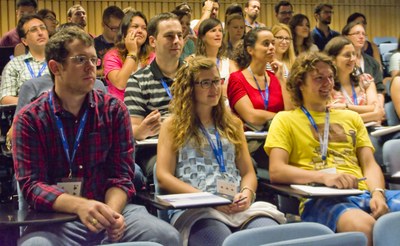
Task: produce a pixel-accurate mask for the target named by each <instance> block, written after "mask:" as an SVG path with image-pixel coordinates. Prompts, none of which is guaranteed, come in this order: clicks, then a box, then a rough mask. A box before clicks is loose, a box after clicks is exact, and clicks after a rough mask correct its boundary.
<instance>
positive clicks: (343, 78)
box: [325, 36, 384, 122]
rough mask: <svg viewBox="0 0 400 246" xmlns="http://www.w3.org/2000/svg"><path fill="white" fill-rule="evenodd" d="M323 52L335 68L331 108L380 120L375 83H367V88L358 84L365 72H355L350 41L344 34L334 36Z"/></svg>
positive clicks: (366, 119) (353, 50)
mask: <svg viewBox="0 0 400 246" xmlns="http://www.w3.org/2000/svg"><path fill="white" fill-rule="evenodd" d="M325 52H326V53H327V54H328V55H329V56H331V57H332V58H333V60H334V63H335V64H336V68H337V76H336V77H337V78H336V81H335V87H334V88H335V92H334V95H333V100H334V103H333V104H332V108H337V109H350V110H353V111H356V112H358V113H359V114H360V116H361V118H362V119H363V121H364V122H370V121H380V120H381V119H382V117H383V113H384V112H383V109H382V108H381V107H379V104H378V96H377V92H376V87H375V83H369V86H368V88H365V87H364V86H360V83H359V81H360V80H361V79H364V76H365V74H359V73H357V71H358V68H357V66H356V51H355V48H354V46H353V44H352V42H351V41H350V40H349V39H347V38H346V37H344V36H339V37H335V38H333V39H332V40H331V41H329V43H328V44H327V45H326V46H325ZM370 79H372V78H370ZM364 84H365V83H364Z"/></svg>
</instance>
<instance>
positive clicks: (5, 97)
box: [0, 15, 49, 104]
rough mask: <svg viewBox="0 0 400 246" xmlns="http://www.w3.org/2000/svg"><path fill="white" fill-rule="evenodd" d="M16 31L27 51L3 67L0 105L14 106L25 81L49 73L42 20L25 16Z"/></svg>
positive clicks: (46, 36)
mask: <svg viewBox="0 0 400 246" xmlns="http://www.w3.org/2000/svg"><path fill="white" fill-rule="evenodd" d="M17 31H18V35H19V36H20V37H21V41H22V43H23V44H24V45H25V46H27V47H28V49H29V51H28V53H27V54H24V55H20V56H17V57H15V58H14V59H12V60H11V61H9V62H8V64H7V65H6V66H5V68H4V70H3V73H2V76H1V84H0V104H16V103H17V102H18V93H19V88H20V87H21V85H22V84H23V83H24V82H25V81H26V80H29V79H32V78H37V77H40V76H42V75H45V74H48V73H49V70H48V68H47V63H46V59H45V52H44V50H45V45H46V43H47V42H48V40H49V35H48V32H47V27H46V25H45V24H44V22H43V19H42V18H41V17H39V16H38V15H25V16H23V17H21V19H20V20H19V21H18V25H17Z"/></svg>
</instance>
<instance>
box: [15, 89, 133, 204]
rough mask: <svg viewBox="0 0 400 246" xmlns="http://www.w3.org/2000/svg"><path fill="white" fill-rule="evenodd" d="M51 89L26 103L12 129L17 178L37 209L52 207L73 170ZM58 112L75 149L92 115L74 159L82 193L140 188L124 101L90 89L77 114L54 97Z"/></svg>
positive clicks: (74, 174) (102, 195)
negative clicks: (84, 117) (135, 182)
mask: <svg viewBox="0 0 400 246" xmlns="http://www.w3.org/2000/svg"><path fill="white" fill-rule="evenodd" d="M48 98H49V93H45V94H43V95H42V96H40V97H39V98H38V99H37V100H36V101H34V102H33V103H31V104H29V105H27V106H26V107H24V108H23V109H21V111H20V112H19V113H18V115H17V116H16V117H15V119H14V123H13V124H14V129H13V134H12V137H13V139H12V142H13V148H12V151H13V157H14V168H15V173H16V178H17V180H18V182H19V184H20V187H21V189H22V192H23V194H24V197H25V199H26V200H27V201H28V203H29V204H30V205H32V206H33V207H34V208H35V209H38V210H52V206H53V204H54V201H55V200H56V199H57V197H58V196H59V195H61V194H63V193H64V190H62V189H61V188H58V187H57V186H56V185H55V184H56V183H57V181H60V178H66V177H68V174H69V163H68V161H67V157H66V154H65V152H64V148H63V144H62V141H61V137H60V135H59V130H58V128H57V125H56V121H55V118H54V115H53V113H52V112H51V109H50V105H49V101H48ZM53 104H54V113H55V114H56V115H58V116H59V117H60V119H61V121H62V123H63V126H64V131H65V135H66V138H67V140H68V144H69V146H70V150H72V147H73V144H74V141H75V136H76V132H77V129H78V127H79V123H80V119H81V117H82V115H83V113H84V112H85V110H86V109H88V118H87V122H86V125H85V128H84V133H83V136H82V139H81V142H80V145H79V147H78V149H77V151H76V156H75V159H74V160H73V163H72V177H74V178H75V177H79V178H82V179H83V184H82V197H86V198H88V199H95V200H98V201H101V202H104V199H105V193H106V191H107V189H109V188H111V187H118V188H121V189H122V190H124V191H125V192H126V193H127V195H128V199H129V198H131V197H132V196H133V195H134V193H135V188H134V186H133V183H132V179H133V171H132V169H133V167H134V159H133V152H134V145H133V137H132V130H131V124H130V119H129V114H128V111H127V109H126V106H125V105H124V103H123V102H121V101H120V100H118V99H116V98H114V97H111V96H109V95H107V94H103V93H102V92H99V91H94V90H93V91H92V92H90V93H88V96H87V97H86V100H85V102H84V103H83V105H82V108H81V110H80V112H79V115H78V117H75V116H74V115H73V114H71V113H69V112H68V111H66V110H64V109H63V108H62V107H61V105H60V101H59V99H58V97H57V96H55V97H53Z"/></svg>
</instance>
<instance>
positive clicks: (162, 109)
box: [125, 13, 183, 177]
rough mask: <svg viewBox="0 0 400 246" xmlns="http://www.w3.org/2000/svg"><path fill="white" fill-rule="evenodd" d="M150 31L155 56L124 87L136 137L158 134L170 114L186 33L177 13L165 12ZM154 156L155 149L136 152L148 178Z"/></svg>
mask: <svg viewBox="0 0 400 246" xmlns="http://www.w3.org/2000/svg"><path fill="white" fill-rule="evenodd" d="M147 32H148V36H149V43H150V45H151V46H152V47H153V48H154V50H155V54H156V58H155V59H154V60H153V61H152V62H151V63H150V65H148V66H147V67H145V68H143V69H141V70H139V71H138V72H137V73H135V74H134V75H133V76H131V77H130V78H129V79H128V83H127V86H126V90H125V104H126V105H127V107H128V110H129V115H130V118H131V123H132V131H133V137H134V138H135V139H136V140H143V139H146V138H148V137H155V136H158V133H159V131H160V126H161V117H165V116H166V115H167V114H168V104H169V102H170V100H171V99H172V93H171V89H170V87H171V85H172V82H173V80H174V79H175V75H176V72H177V71H178V69H179V67H181V66H182V64H183V62H182V61H181V60H180V59H179V57H180V56H181V53H182V48H183V34H182V27H181V24H180V22H179V20H178V17H177V16H176V15H174V14H172V13H162V14H159V15H156V16H154V17H153V18H152V19H151V20H150V22H149V25H148V28H147ZM146 155H147V156H146ZM155 155H156V149H154V150H153V151H151V152H150V151H148V152H146V153H140V154H138V155H137V158H138V161H137V163H138V164H139V165H141V166H142V167H143V166H145V172H146V174H147V177H152V175H151V174H152V173H153V165H154V163H155ZM139 159H141V160H139ZM149 160H150V161H149Z"/></svg>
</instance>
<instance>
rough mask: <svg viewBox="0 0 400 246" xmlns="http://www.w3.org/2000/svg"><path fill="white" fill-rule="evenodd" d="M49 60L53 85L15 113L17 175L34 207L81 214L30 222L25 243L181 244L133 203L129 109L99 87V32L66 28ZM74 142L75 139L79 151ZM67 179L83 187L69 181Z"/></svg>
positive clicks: (53, 44)
mask: <svg viewBox="0 0 400 246" xmlns="http://www.w3.org/2000/svg"><path fill="white" fill-rule="evenodd" d="M46 60H47V61H48V64H49V68H50V71H51V77H52V79H53V81H54V87H53V89H52V90H51V91H49V92H48V93H45V94H43V95H42V96H40V97H39V98H38V99H37V100H36V101H35V102H33V103H31V104H30V105H28V106H27V107H25V108H23V109H22V110H21V111H20V112H19V113H18V115H17V116H16V118H15V120H14V130H13V148H12V151H13V157H14V166H15V170H16V178H17V181H18V182H19V185H20V187H21V190H22V193H23V196H24V198H25V199H26V201H27V202H28V203H29V205H31V206H32V207H33V209H36V210H42V211H57V212H65V213H72V214H76V215H77V216H78V217H79V220H77V221H73V222H67V223H60V224H53V225H50V226H49V225H42V226H28V228H27V230H26V231H25V233H24V235H23V237H22V238H21V239H20V240H19V242H18V244H19V245H31V243H33V242H35V243H37V244H39V245H62V244H66V245H89V244H90V245H91V244H100V243H107V242H120V241H121V242H132V241H155V242H159V243H161V244H162V245H179V241H180V239H179V235H178V233H177V232H176V230H175V229H174V228H172V227H171V226H170V225H168V224H167V223H166V222H164V221H161V220H159V219H157V218H156V217H154V216H152V215H150V214H148V213H147V211H146V209H145V208H144V207H142V206H138V205H134V204H128V202H129V200H130V198H131V197H132V196H133V195H134V193H135V188H134V186H133V184H132V178H133V170H132V169H131V167H132V166H133V163H134V158H133V151H134V144H133V138H132V134H131V133H132V132H131V126H130V121H129V114H128V111H127V109H126V106H125V105H124V104H123V103H122V102H120V101H119V100H118V99H116V98H114V97H111V96H109V95H107V94H104V93H102V92H100V91H96V90H93V84H94V81H95V78H96V60H97V57H96V50H95V49H94V42H93V39H92V38H91V37H90V36H89V35H88V34H87V33H85V32H84V31H82V30H81V29H79V28H66V29H63V30H61V31H60V32H58V33H56V34H55V35H54V36H53V37H52V38H51V40H50V42H49V43H48V45H47V46H46ZM104 114H106V115H107V117H103V115H104ZM76 122H80V123H79V124H76ZM63 125H64V126H65V127H63ZM76 132H82V134H78V135H76V134H75V133H76ZM63 136H67V139H64V138H63ZM74 142H75V144H74ZM68 145H69V146H75V147H74V148H73V150H72V152H70V151H69V148H68ZM99 146H101V147H99ZM68 178H74V180H75V181H77V182H78V183H79V186H80V188H78V190H71V189H65V188H63V186H66V184H68V182H69V179H68ZM75 192H76V193H77V195H74V193H75ZM137 225H140V226H137Z"/></svg>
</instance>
